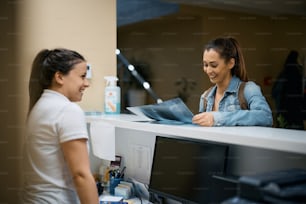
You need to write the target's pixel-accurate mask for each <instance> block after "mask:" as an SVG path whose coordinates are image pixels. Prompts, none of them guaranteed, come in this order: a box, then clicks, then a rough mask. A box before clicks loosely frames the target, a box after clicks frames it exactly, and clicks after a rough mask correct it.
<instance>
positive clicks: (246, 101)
mask: <svg viewBox="0 0 306 204" xmlns="http://www.w3.org/2000/svg"><path fill="white" fill-rule="evenodd" d="M203 71H204V72H205V73H206V74H207V75H208V78H209V80H210V82H211V83H213V84H214V86H213V87H211V88H210V89H208V90H206V91H205V92H204V93H203V94H202V95H201V98H200V108H199V111H200V113H199V114H197V115H195V116H194V118H193V123H195V124H198V125H201V126H238V125H239V126H272V123H273V119H272V112H271V109H270V107H269V105H268V103H267V101H266V99H265V97H264V96H263V95H262V92H261V89H260V87H259V86H258V85H256V84H255V83H254V82H252V81H248V76H247V71H246V68H245V63H244V58H243V55H242V51H241V48H240V45H239V43H238V41H237V40H236V39H234V38H232V37H220V38H216V39H214V40H212V41H210V42H209V43H208V44H207V45H206V46H205V48H204V52H203ZM239 92H242V93H239Z"/></svg>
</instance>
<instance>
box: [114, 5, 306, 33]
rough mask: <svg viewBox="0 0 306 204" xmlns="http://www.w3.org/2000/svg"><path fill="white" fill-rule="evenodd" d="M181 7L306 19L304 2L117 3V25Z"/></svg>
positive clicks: (162, 14) (156, 15) (145, 18)
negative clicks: (291, 16)
mask: <svg viewBox="0 0 306 204" xmlns="http://www.w3.org/2000/svg"><path fill="white" fill-rule="evenodd" d="M181 4H184V5H192V6H200V7H206V8H215V9H221V10H227V11H238V12H245V13H250V14H258V15H269V16H271V15H272V16H274V15H301V16H306V1H305V0H129V1H127V0H117V26H118V27H120V26H123V25H128V24H132V23H136V22H140V21H143V20H148V19H153V18H158V17H160V16H164V15H169V14H172V13H176V12H178V10H179V6H180V5H181Z"/></svg>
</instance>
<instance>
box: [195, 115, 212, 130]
mask: <svg viewBox="0 0 306 204" xmlns="http://www.w3.org/2000/svg"><path fill="white" fill-rule="evenodd" d="M192 122H193V123H194V124H198V125H201V126H206V127H212V126H213V125H214V116H213V114H212V113H211V112H203V113H199V114H197V115H195V116H193V118H192Z"/></svg>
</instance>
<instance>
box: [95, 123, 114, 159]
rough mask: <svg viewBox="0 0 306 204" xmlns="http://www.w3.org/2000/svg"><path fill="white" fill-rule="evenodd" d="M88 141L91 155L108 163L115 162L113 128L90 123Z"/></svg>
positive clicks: (107, 125) (110, 125)
mask: <svg viewBox="0 0 306 204" xmlns="http://www.w3.org/2000/svg"><path fill="white" fill-rule="evenodd" d="M90 139H91V146H92V150H93V154H94V155H95V156H96V157H98V158H100V159H106V160H109V161H115V126H114V125H112V124H110V123H107V122H103V121H92V122H91V123H90Z"/></svg>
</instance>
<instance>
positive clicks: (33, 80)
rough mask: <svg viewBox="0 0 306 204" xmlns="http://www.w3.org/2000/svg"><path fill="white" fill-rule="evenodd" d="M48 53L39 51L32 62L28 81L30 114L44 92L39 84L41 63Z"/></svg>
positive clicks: (45, 50)
mask: <svg viewBox="0 0 306 204" xmlns="http://www.w3.org/2000/svg"><path fill="white" fill-rule="evenodd" d="M48 53H49V50H47V49H44V50H42V51H40V52H39V53H38V54H37V56H36V57H35V59H34V61H33V64H32V70H31V75H30V81H29V96H30V104H29V111H28V113H30V111H31V110H32V108H33V106H34V105H35V103H36V102H37V101H38V99H39V98H40V96H41V94H42V93H43V91H44V87H43V85H42V83H41V81H42V69H43V62H44V60H45V58H46V56H47V55H48Z"/></svg>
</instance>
